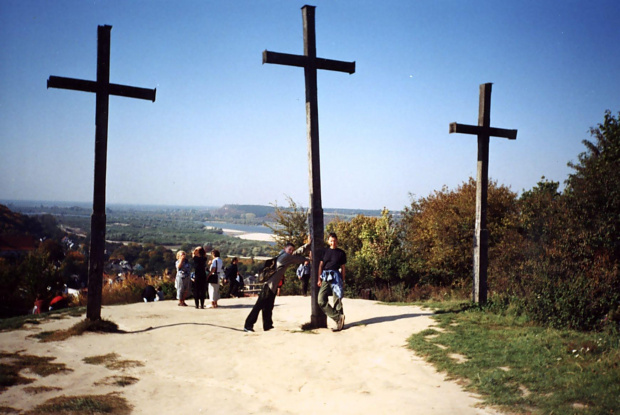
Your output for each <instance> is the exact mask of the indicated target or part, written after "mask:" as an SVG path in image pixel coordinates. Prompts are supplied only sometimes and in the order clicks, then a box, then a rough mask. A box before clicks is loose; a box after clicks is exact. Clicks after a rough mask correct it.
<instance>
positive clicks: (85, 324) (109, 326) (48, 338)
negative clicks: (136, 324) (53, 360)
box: [31, 319, 124, 342]
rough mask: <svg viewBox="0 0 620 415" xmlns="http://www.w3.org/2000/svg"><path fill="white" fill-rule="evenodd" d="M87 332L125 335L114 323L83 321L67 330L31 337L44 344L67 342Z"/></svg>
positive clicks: (103, 320)
mask: <svg viewBox="0 0 620 415" xmlns="http://www.w3.org/2000/svg"><path fill="white" fill-rule="evenodd" d="M86 332H94V333H124V332H123V331H122V330H119V328H118V325H117V324H116V323H114V322H112V321H109V320H105V319H101V320H95V321H92V320H88V319H86V320H82V321H80V322H79V323H77V324H75V325H73V326H72V327H70V328H68V329H67V330H56V331H43V332H41V333H38V334H35V335H33V336H31V337H34V338H37V339H39V340H41V341H42V342H55V341H62V340H66V339H68V338H69V337H72V336H81V335H82V334H84V333H86Z"/></svg>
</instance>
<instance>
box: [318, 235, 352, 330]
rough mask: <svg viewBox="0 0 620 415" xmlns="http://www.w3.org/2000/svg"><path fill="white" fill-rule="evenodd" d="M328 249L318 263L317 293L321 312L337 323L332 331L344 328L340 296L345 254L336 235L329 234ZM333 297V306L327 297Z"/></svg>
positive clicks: (342, 285) (343, 276)
mask: <svg viewBox="0 0 620 415" xmlns="http://www.w3.org/2000/svg"><path fill="white" fill-rule="evenodd" d="M328 243H329V249H327V250H326V251H325V253H324V254H323V259H321V262H320V263H319V276H320V277H319V280H318V283H317V285H318V286H319V287H321V289H320V290H319V295H318V303H319V306H320V307H321V309H322V310H323V312H324V313H325V314H326V315H327V316H328V317H330V318H331V319H332V320H334V321H335V322H336V324H337V326H336V328H335V329H333V331H340V330H342V329H343V328H344V310H343V309H342V297H343V296H344V291H343V289H344V278H345V273H346V269H345V264H346V263H347V254H346V253H345V252H344V251H343V250H342V249H340V248H338V236H336V234H335V233H333V232H332V233H330V234H329V239H328ZM330 295H331V296H332V297H333V301H334V306H333V307H332V306H331V305H330V304H329V301H328V297H329V296H330Z"/></svg>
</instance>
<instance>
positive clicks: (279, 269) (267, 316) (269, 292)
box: [243, 242, 310, 332]
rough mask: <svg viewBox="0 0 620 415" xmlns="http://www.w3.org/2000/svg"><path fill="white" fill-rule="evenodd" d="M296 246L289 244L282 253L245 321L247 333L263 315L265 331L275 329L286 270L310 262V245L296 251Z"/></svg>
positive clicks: (244, 327)
mask: <svg viewBox="0 0 620 415" xmlns="http://www.w3.org/2000/svg"><path fill="white" fill-rule="evenodd" d="M294 249H295V246H294V245H293V244H292V243H290V242H289V243H287V244H286V246H285V247H284V249H283V250H282V251H281V252H280V254H279V255H278V257H277V261H276V271H275V273H274V274H273V275H272V276H271V277H269V279H268V280H267V281H266V282H265V285H263V288H262V289H261V292H260V294H259V295H258V299H257V300H256V304H254V307H253V308H252V311H250V314H249V315H248V317H247V318H246V319H245V324H244V326H243V330H244V331H245V332H253V331H254V324H255V323H256V321H257V320H258V314H259V313H261V312H262V314H263V330H264V331H269V330H271V329H273V319H272V314H273V306H274V301H275V300H276V290H277V289H278V283H279V282H280V281H281V280H282V278H284V273H285V272H286V269H287V268H288V267H290V266H291V265H293V264H303V263H304V261H309V258H306V257H304V255H306V254H307V253H308V252H310V244H309V243H307V244H305V245H303V246H301V247H299V248H297V250H294Z"/></svg>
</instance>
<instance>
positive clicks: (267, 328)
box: [263, 326, 274, 331]
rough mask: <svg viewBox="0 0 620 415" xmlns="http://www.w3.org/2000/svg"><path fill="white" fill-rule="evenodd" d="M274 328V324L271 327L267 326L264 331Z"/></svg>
mask: <svg viewBox="0 0 620 415" xmlns="http://www.w3.org/2000/svg"><path fill="white" fill-rule="evenodd" d="M273 328H274V327H273V326H271V327H265V328H264V329H263V331H269V330H271V329H273Z"/></svg>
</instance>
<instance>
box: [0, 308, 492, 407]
mask: <svg viewBox="0 0 620 415" xmlns="http://www.w3.org/2000/svg"><path fill="white" fill-rule="evenodd" d="M254 302H255V298H242V299H224V300H220V307H219V308H218V309H205V310H200V309H198V310H197V309H195V308H194V307H178V306H177V305H176V301H164V302H158V303H148V304H146V303H139V304H132V305H125V306H108V307H104V308H103V310H102V317H103V318H105V319H108V320H112V321H114V322H115V323H117V324H118V325H119V328H121V329H122V330H125V331H126V333H122V334H96V333H89V334H85V335H83V336H80V337H73V338H70V339H68V340H65V341H62V342H53V343H52V342H51V343H41V342H39V341H37V340H35V339H33V338H28V336H29V335H31V334H33V333H37V332H39V331H43V330H46V331H47V330H56V329H61V328H67V327H70V326H72V325H73V324H75V323H76V322H78V321H80V320H81V319H82V318H78V317H74V318H67V319H64V320H57V321H51V322H48V323H45V324H42V325H38V326H33V327H32V328H28V329H25V330H19V331H13V332H5V333H0V350H2V351H5V352H15V351H18V350H23V351H24V353H29V354H35V355H39V356H54V357H56V358H57V359H56V362H61V363H65V364H66V365H67V367H70V368H72V369H73V372H70V373H64V374H56V375H51V376H48V377H38V376H37V375H34V374H32V373H25V375H27V376H29V377H33V378H36V379H37V380H36V382H34V383H33V384H30V385H26V386H55V387H59V388H62V391H50V392H43V393H38V394H35V395H32V394H28V393H26V392H25V391H24V385H19V386H14V387H12V388H10V389H9V390H7V391H6V392H4V393H2V394H0V406H3V405H7V406H11V407H14V408H18V409H31V408H33V407H34V406H35V405H37V404H39V403H42V402H44V401H46V400H47V399H50V398H52V397H54V396H58V395H62V394H65V395H82V394H106V393H109V392H119V393H120V394H121V395H122V396H124V397H125V398H126V399H127V400H128V401H129V402H130V403H131V404H132V405H133V407H134V411H133V413H134V414H183V413H187V414H189V413H191V414H319V413H324V414H329V413H338V414H374V415H379V414H425V415H428V414H455V415H456V414H458V415H467V414H477V415H480V414H498V413H499V412H496V411H495V410H493V409H490V408H480V407H478V406H477V405H478V404H479V403H480V400H479V399H478V398H476V397H475V396H473V395H471V394H470V393H467V392H465V391H464V390H463V389H462V388H461V387H460V386H458V385H457V384H456V383H455V382H453V381H447V380H445V376H444V375H443V374H440V373H437V372H436V371H435V370H434V369H433V367H432V366H430V365H429V364H427V363H425V362H424V361H423V360H422V359H421V358H418V357H417V356H416V355H415V354H414V353H413V352H412V351H411V350H409V349H407V348H406V346H405V344H406V339H407V337H408V336H410V335H411V334H413V333H416V332H419V331H421V330H423V329H425V328H427V327H429V326H432V325H433V323H434V321H433V320H432V319H431V318H430V317H429V316H430V312H429V311H427V310H423V309H420V308H417V307H410V306H407V307H398V306H388V305H383V304H379V303H375V302H372V301H365V300H351V299H345V300H344V308H345V313H346V316H347V319H346V326H345V330H343V331H342V332H338V333H334V332H332V331H331V330H329V329H321V330H316V331H315V332H302V331H301V330H300V329H299V327H300V324H301V323H304V322H306V321H308V320H309V317H310V299H309V297H305V298H304V297H278V298H277V299H276V307H275V309H274V324H275V327H276V328H275V329H273V330H271V331H269V332H263V331H262V325H261V323H260V319H259V323H258V324H257V325H256V327H255V329H256V332H255V333H244V332H243V330H242V329H243V322H244V320H245V317H246V316H247V314H248V312H249V311H250V308H251V307H252V305H253V304H254ZM328 324H329V325H330V327H331V326H332V324H333V322H331V321H330V322H329V323H328ZM112 352H115V353H117V354H118V355H119V357H120V359H123V360H125V359H126V360H137V361H140V362H142V363H143V366H140V367H129V368H126V369H123V370H110V369H107V368H105V367H104V366H99V365H89V364H86V363H84V362H83V360H82V359H83V358H84V357H89V356H98V355H104V354H107V353H112ZM120 375H124V376H133V377H136V378H138V379H139V381H138V382H136V383H135V384H133V385H130V386H126V387H119V386H105V385H104V386H101V385H99V386H97V385H95V384H96V383H98V382H99V383H100V382H101V381H102V380H104V379H106V378H108V377H110V376H120Z"/></svg>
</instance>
